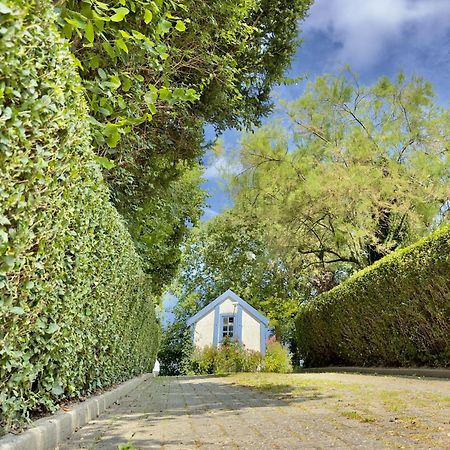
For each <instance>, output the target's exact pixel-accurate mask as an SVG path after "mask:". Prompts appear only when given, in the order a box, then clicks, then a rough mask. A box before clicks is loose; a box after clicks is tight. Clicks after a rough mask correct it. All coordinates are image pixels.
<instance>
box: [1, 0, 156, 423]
mask: <svg viewBox="0 0 450 450" xmlns="http://www.w3.org/2000/svg"><path fill="white" fill-rule="evenodd" d="M36 4H37V5H40V7H39V6H36ZM36 4H35V2H33V1H31V0H30V1H26V2H25V1H22V2H20V1H17V0H10V1H7V2H5V1H4V0H3V1H2V2H1V3H0V55H1V59H0V405H1V406H0V411H1V417H0V422H1V426H2V427H3V429H4V430H5V429H9V428H10V427H11V426H12V425H14V424H15V423H19V422H21V421H23V420H24V419H26V418H27V417H29V415H30V412H32V411H36V410H37V411H39V410H51V409H53V408H54V407H55V405H56V404H57V402H58V401H60V400H61V399H62V398H70V397H76V396H79V395H82V394H85V393H89V392H92V391H93V390H95V389H97V388H100V387H104V386H108V385H111V384H112V383H115V382H119V381H122V380H125V379H127V378H129V377H132V376H133V375H137V374H140V373H142V372H143V371H146V370H148V369H151V367H152V365H153V362H154V358H155V353H156V349H157V344H158V337H159V327H158V325H157V323H156V319H155V313H154V305H153V301H152V298H151V297H150V295H149V291H150V289H149V287H150V284H151V280H149V279H148V278H147V277H146V275H145V274H144V273H143V271H142V268H141V265H142V263H141V260H140V258H139V256H138V255H137V254H136V251H135V249H134V246H133V242H132V240H131V238H130V236H129V234H128V232H127V230H126V227H125V226H124V224H123V222H122V221H121V218H120V216H119V214H118V213H117V211H116V210H115V208H114V207H113V206H112V205H111V203H110V202H109V193H108V190H107V188H106V187H105V184H104V182H103V180H102V177H101V171H100V169H99V167H98V165H97V162H96V158H95V156H94V153H93V151H92V149H91V146H90V142H91V136H90V134H89V119H88V114H87V107H86V104H85V101H84V97H83V92H82V90H81V88H80V80H79V77H78V75H77V72H76V70H75V66H74V63H73V58H72V56H71V53H70V51H69V50H68V48H67V45H66V44H65V41H64V40H63V39H62V38H61V37H60V36H59V34H58V32H57V31H56V29H55V27H54V25H53V22H54V16H53V13H52V9H51V7H50V2H46V1H40V2H36Z"/></svg>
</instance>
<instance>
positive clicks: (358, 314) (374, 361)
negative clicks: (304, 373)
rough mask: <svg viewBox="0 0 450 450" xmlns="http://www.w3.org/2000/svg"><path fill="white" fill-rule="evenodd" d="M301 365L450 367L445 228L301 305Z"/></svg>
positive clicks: (449, 247)
mask: <svg viewBox="0 0 450 450" xmlns="http://www.w3.org/2000/svg"><path fill="white" fill-rule="evenodd" d="M296 326H297V335H298V343H299V349H300V354H301V355H302V357H303V358H304V360H305V364H306V365H307V366H325V365H330V364H331V365H357V366H413V365H414V366H421V365H426V366H437V367H450V227H448V226H447V227H444V228H441V229H440V230H438V231H436V232H435V233H433V234H432V235H431V236H429V237H427V238H424V239H422V240H420V241H418V242H417V243H415V244H413V245H411V246H410V247H407V248H405V249H401V250H399V251H396V252H394V253H392V254H390V255H389V256H387V257H385V258H383V259H381V260H380V261H378V262H377V263H375V264H373V265H372V266H370V267H368V268H366V269H364V270H362V271H360V272H358V273H356V274H355V275H354V276H352V277H351V278H349V279H348V280H347V281H346V282H344V283H342V284H341V285H339V286H337V287H336V288H334V289H332V290H331V291H329V292H326V293H325V294H322V295H319V296H318V297H317V298H315V299H314V300H312V301H310V302H309V303H307V304H305V305H303V306H302V307H301V309H300V311H299V313H298V316H297V319H296Z"/></svg>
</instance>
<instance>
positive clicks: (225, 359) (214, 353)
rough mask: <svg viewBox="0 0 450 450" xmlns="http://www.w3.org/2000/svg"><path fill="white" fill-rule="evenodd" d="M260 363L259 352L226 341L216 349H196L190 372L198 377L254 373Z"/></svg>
mask: <svg viewBox="0 0 450 450" xmlns="http://www.w3.org/2000/svg"><path fill="white" fill-rule="evenodd" d="M262 361H263V357H262V355H261V353H260V352H256V351H254V350H249V349H246V348H245V347H244V346H243V345H242V344H241V343H240V342H237V341H234V340H229V339H227V340H225V341H224V342H222V344H221V345H220V346H219V347H217V348H216V347H213V346H206V347H203V348H201V349H199V348H196V349H195V350H194V352H193V354H192V356H191V361H190V371H191V372H192V373H194V374H198V375H207V374H213V373H217V374H223V373H233V372H256V371H257V370H259V369H260V367H261V365H262Z"/></svg>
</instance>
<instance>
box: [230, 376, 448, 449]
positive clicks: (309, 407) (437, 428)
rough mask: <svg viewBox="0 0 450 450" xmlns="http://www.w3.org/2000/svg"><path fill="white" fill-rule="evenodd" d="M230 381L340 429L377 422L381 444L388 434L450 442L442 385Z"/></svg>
mask: <svg viewBox="0 0 450 450" xmlns="http://www.w3.org/2000/svg"><path fill="white" fill-rule="evenodd" d="M226 381H227V382H229V383H232V384H235V385H239V386H245V387H248V388H251V389H253V390H256V391H260V392H262V393H264V394H265V395H268V396H273V397H274V398H276V399H277V400H283V401H285V402H286V404H289V405H291V406H295V407H299V408H301V409H302V410H303V411H304V412H305V414H307V415H308V416H310V417H327V419H326V420H328V421H332V422H333V423H335V424H336V427H337V428H340V427H342V426H345V423H346V420H347V419H348V420H349V421H355V423H360V424H376V426H377V427H378V428H379V433H381V435H382V436H384V437H382V438H381V439H382V440H383V439H385V437H386V436H397V437H399V438H400V439H405V440H409V439H410V438H411V436H412V434H414V439H415V442H416V443H421V445H422V444H423V445H425V446H428V447H429V446H430V445H431V444H432V443H433V442H434V443H436V445H437V446H438V447H439V445H438V443H439V444H441V443H442V439H444V440H445V439H449V438H450V426H449V425H450V421H449V420H448V417H450V396H449V395H447V392H446V387H445V386H444V388H443V384H442V383H443V382H442V381H434V380H432V381H430V380H427V381H418V383H423V384H420V387H421V388H420V389H419V390H416V389H415V385H414V384H411V381H410V380H407V379H403V378H396V377H389V376H385V377H374V376H367V375H357V376H354V375H353V376H348V375H346V374H338V373H336V374H333V373H326V374H320V373H317V374H271V373H256V374H254V373H252V374H247V373H239V374H233V375H230V376H229V377H228V378H227V379H226ZM425 383H426V384H425ZM424 386H427V387H428V386H429V389H424V388H423V387H424ZM433 386H436V388H434V387H433ZM449 389H450V384H449ZM348 425H349V423H348V422H347V426H348ZM352 426H355V425H352ZM361 426H362V425H361ZM413 430H414V433H412V431H413ZM433 430H434V431H433ZM433 433H435V434H433ZM438 435H439V436H440V437H439V438H437V437H436V436H438ZM386 439H389V438H388V437H386ZM436 439H438V440H436ZM389 442H391V441H389ZM391 444H392V442H391ZM391 444H389V445H391Z"/></svg>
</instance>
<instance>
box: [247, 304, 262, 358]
mask: <svg viewBox="0 0 450 450" xmlns="http://www.w3.org/2000/svg"><path fill="white" fill-rule="evenodd" d="M262 326H264V325H263V324H260V323H259V322H258V321H257V320H256V319H255V318H254V317H253V316H251V315H250V314H248V313H247V312H246V311H245V310H242V343H243V344H244V345H245V347H246V348H248V349H250V350H256V351H258V352H260V351H261V327H262Z"/></svg>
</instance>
